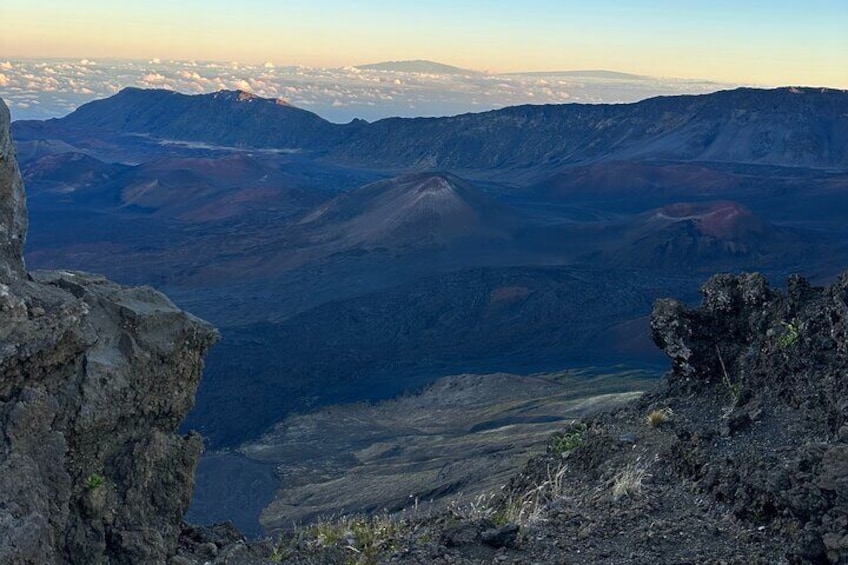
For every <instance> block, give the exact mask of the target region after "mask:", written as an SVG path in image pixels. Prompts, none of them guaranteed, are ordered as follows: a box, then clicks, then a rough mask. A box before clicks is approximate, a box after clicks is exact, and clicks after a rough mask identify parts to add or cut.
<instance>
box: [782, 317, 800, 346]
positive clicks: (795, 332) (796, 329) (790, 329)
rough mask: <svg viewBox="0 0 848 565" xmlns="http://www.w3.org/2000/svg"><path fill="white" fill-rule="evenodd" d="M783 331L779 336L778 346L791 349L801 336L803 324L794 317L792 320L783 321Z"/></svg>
mask: <svg viewBox="0 0 848 565" xmlns="http://www.w3.org/2000/svg"><path fill="white" fill-rule="evenodd" d="M781 325H782V326H783V332H782V333H781V334H780V335H779V336H777V346H778V347H779V348H780V349H789V348H790V347H792V346H793V345H795V344H796V343H798V339H799V338H800V337H801V326H800V325H799V324H798V321H797V320H795V319H793V320H792V321H791V322H781Z"/></svg>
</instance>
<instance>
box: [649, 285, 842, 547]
mask: <svg viewBox="0 0 848 565" xmlns="http://www.w3.org/2000/svg"><path fill="white" fill-rule="evenodd" d="M702 292H703V296H704V299H703V304H702V305H701V307H700V308H697V309H688V308H686V307H685V306H684V305H683V304H681V303H680V302H677V301H675V300H660V301H658V302H657V304H656V305H655V308H654V312H653V316H652V319H651V330H652V335H653V338H654V341H655V342H656V343H657V345H659V346H660V347H661V348H662V349H663V350H665V352H666V353H667V354H668V356H669V357H670V358H671V359H672V371H671V372H670V373H669V375H668V391H667V392H666V394H665V399H666V402H667V403H668V402H669V401H671V403H670V405H671V406H674V410H675V413H678V412H679V413H680V414H681V415H683V414H685V415H686V418H687V420H688V421H690V422H693V425H692V427H691V428H690V429H686V430H684V429H680V430H678V431H677V435H678V439H679V444H678V445H677V447H676V452H677V453H678V454H679V455H680V456H679V457H678V458H677V459H676V460H674V461H673V465H674V466H675V467H676V469H677V471H678V472H679V473H681V475H683V476H686V477H687V478H689V479H692V480H694V481H696V484H698V485H699V487H700V488H702V489H704V490H705V491H707V492H709V493H710V494H711V495H712V496H713V497H715V499H716V500H718V501H720V502H722V503H725V504H728V505H729V506H730V507H731V508H732V509H733V511H734V513H735V514H736V515H737V516H738V517H739V518H741V519H744V520H750V521H754V522H755V523H758V524H761V527H762V528H763V529H765V528H768V529H769V530H771V531H772V532H773V533H777V532H779V533H780V534H781V535H782V536H784V538H783V539H784V547H785V550H786V555H787V557H788V559H789V561H790V562H804V563H807V562H815V563H819V562H832V563H835V562H839V563H844V562H846V560H848V378H846V375H848V273H846V274H843V275H842V276H841V277H840V279H839V280H838V281H837V282H836V283H834V284H833V285H832V286H830V287H826V288H819V287H813V286H811V285H810V284H809V283H808V282H807V281H806V280H805V279H803V278H801V277H799V276H793V277H791V278H790V279H789V281H788V284H787V290H786V292H780V291H778V290H775V289H772V288H771V287H770V286H769V285H768V283H767V281H766V279H765V277H763V276H761V275H739V276H733V275H717V276H715V277H713V278H712V279H710V281H708V282H707V283H706V284H705V285H704V287H703V289H702ZM716 416H717V417H716Z"/></svg>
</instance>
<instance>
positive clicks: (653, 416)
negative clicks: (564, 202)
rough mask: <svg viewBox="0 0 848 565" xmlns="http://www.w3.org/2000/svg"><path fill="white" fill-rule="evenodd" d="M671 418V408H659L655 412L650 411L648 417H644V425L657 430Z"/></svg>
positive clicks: (672, 414)
mask: <svg viewBox="0 0 848 565" xmlns="http://www.w3.org/2000/svg"><path fill="white" fill-rule="evenodd" d="M673 416H674V411H673V410H672V409H671V408H659V409H657V410H651V411H650V412H649V413H648V415H647V416H645V423H646V424H648V425H649V426H651V427H652V428H658V427H660V426H661V425H662V424H664V423H666V422H668V421H669V420H671V418H672V417H673Z"/></svg>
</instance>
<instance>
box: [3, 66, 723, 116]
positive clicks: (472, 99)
mask: <svg viewBox="0 0 848 565" xmlns="http://www.w3.org/2000/svg"><path fill="white" fill-rule="evenodd" d="M153 65H155V66H153ZM0 73H2V74H0V86H2V87H3V89H4V91H3V95H4V97H6V98H8V99H9V101H10V106H12V105H13V103H14V102H19V101H25V100H24V99H23V98H22V96H23V95H24V94H27V93H30V94H31V93H34V94H35V95H36V96H37V100H38V101H39V102H40V103H41V104H40V106H41V108H38V106H36V105H34V104H33V105H32V107H31V108H28V110H29V113H27V112H20V111H18V112H16V114H15V119H27V118H37V119H40V118H46V117H53V116H62V115H65V114H66V113H67V112H68V110H69V109H72V108H74V107H76V106H78V105H80V104H82V103H84V102H87V101H89V100H92V99H94V98H103V97H106V96H111V95H112V94H114V93H115V92H117V91H118V90H120V89H121V88H124V87H127V86H140V87H147V88H150V87H155V88H171V89H174V90H177V91H180V92H185V93H191V94H195V93H203V92H215V91H217V90H222V89H227V90H232V89H238V90H245V91H249V92H252V93H254V94H256V95H258V96H262V97H265V98H272V99H276V98H278V97H280V96H283V97H285V98H286V99H287V100H288V101H289V102H290V103H291V104H292V105H294V106H304V107H309V108H310V109H311V110H313V111H315V112H317V113H318V114H320V115H322V116H324V117H325V118H328V119H331V120H333V121H340V122H347V121H350V120H351V119H352V118H354V117H361V118H365V119H368V120H374V119H379V118H384V117H388V116H392V115H402V116H421V115H425V116H426V115H445V114H457V113H461V112H466V111H472V110H473V111H482V110H487V109H494V108H500V107H503V106H509V105H516V104H526V103H535V104H539V103H561V102H567V101H570V102H629V101H635V100H640V99H643V98H646V97H649V96H655V95H658V94H681V93H702V92H708V91H714V90H717V89H719V88H727V87H729V86H731V85H718V84H714V83H707V82H698V81H675V80H662V81H660V80H632V81H623V80H618V81H604V80H603V79H597V78H592V77H573V76H567V77H563V76H562V75H556V74H550V75H530V74H527V75H521V74H513V75H492V74H484V73H481V74H475V75H468V76H463V75H438V74H420V73H419V74H416V73H393V72H391V71H380V72H377V71H368V70H362V69H357V68H355V67H345V68H310V67H303V66H296V67H295V66H290V67H277V66H275V65H274V64H273V63H271V62H270V61H269V62H268V64H259V65H242V64H238V63H232V64H228V63H223V64H222V63H207V62H201V63H200V64H198V63H197V62H195V61H164V62H163V61H161V60H159V61H158V62H157V59H151V60H150V61H135V62H129V61H127V62H112V61H109V62H100V63H99V64H97V63H95V62H94V61H91V60H86V59H83V60H81V61H77V62H73V63H68V62H67V61H63V60H55V59H54V60H49V59H45V60H37V61H19V60H8V61H0Z"/></svg>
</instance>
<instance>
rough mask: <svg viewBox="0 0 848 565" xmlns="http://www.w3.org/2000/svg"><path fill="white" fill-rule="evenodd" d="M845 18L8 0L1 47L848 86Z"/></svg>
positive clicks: (426, 0)
mask: <svg viewBox="0 0 848 565" xmlns="http://www.w3.org/2000/svg"><path fill="white" fill-rule="evenodd" d="M846 30H848V1H846V0H805V1H804V2H800V1H798V0H792V1H787V0H768V1H762V0H733V1H729V0H700V1H698V2H691V1H689V0H641V1H637V0H520V1H515V0H510V1H506V0H413V1H407V0H372V1H368V2H364V1H359V2H357V1H354V0H286V1H272V0H239V1H237V2H236V1H232V0H227V1H224V0H204V1H200V0H145V1H143V2H141V1H137V0H127V1H123V0H121V1H119V0H74V1H73V2H69V1H67V0H58V1H57V0H25V1H24V0H18V1H13V0H0V58H2V59H21V58H50V57H53V58H56V57H69V58H76V59H86V58H87V59H103V58H124V59H143V60H150V59H153V58H160V59H163V60H164V59H179V60H213V61H238V62H242V63H245V64H263V63H264V62H272V63H274V64H276V65H282V66H285V65H305V66H311V67H327V68H329V67H343V66H348V65H359V64H365V63H372V62H378V61H386V60H404V59H428V60H435V61H440V62H443V63H447V64H452V65H456V66H461V67H465V68H472V69H477V70H487V71H490V72H516V71H553V70H573V69H608V70H616V71H623V72H630V73H638V74H646V75H652V76H661V77H679V78H707V79H712V80H716V81H725V82H734V83H745V84H762V85H813V86H829V87H835V88H848V32H846Z"/></svg>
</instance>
